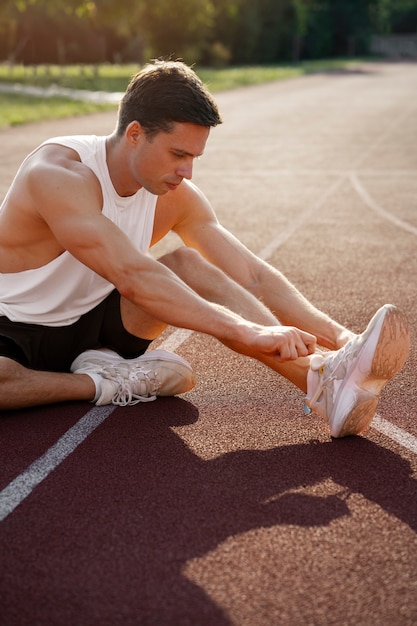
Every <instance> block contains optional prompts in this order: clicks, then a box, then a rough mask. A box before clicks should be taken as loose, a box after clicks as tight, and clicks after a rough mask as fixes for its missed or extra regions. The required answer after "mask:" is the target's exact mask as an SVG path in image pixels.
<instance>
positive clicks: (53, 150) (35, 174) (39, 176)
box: [18, 144, 92, 184]
mask: <svg viewBox="0 0 417 626" xmlns="http://www.w3.org/2000/svg"><path fill="white" fill-rule="evenodd" d="M51 175H53V176H59V175H62V176H63V177H65V176H66V175H68V176H70V178H72V175H73V176H74V177H80V178H81V179H83V178H86V179H89V178H91V177H92V171H91V169H90V168H89V167H88V166H86V165H84V164H83V163H81V160H80V157H79V155H78V153H77V152H76V151H75V150H73V149H72V148H68V147H67V146H62V145H59V144H46V145H42V146H40V147H39V148H38V149H37V150H35V151H34V152H32V154H31V155H29V157H28V158H27V159H26V160H25V162H24V163H23V165H22V167H21V169H20V171H19V174H18V179H20V183H24V181H25V180H27V181H28V182H33V183H35V184H36V183H38V184H39V182H41V184H43V183H44V182H48V181H50V180H51V178H50V176H51Z"/></svg>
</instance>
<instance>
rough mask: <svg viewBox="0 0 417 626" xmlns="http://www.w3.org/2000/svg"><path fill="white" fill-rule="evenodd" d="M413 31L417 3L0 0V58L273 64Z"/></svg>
mask: <svg viewBox="0 0 417 626" xmlns="http://www.w3.org/2000/svg"><path fill="white" fill-rule="evenodd" d="M392 32H414V33H415V32H417V0H117V1H116V0H1V4H0V59H3V60H6V59H9V60H12V61H19V62H24V63H56V62H61V63H66V62H68V63H69V62H71V63H74V62H79V63H82V62H85V63H91V62H102V61H110V62H111V61H135V62H141V61H142V60H143V59H144V58H149V57H150V56H171V57H182V58H184V59H185V60H186V61H187V62H189V63H193V62H200V63H207V64H214V65H216V64H222V63H233V64H242V63H276V62H280V61H289V60H293V61H296V60H298V59H301V58H302V59H314V58H318V57H323V56H327V57H332V56H347V55H349V56H350V55H354V54H364V53H366V52H367V50H368V46H369V39H370V36H371V34H372V33H392Z"/></svg>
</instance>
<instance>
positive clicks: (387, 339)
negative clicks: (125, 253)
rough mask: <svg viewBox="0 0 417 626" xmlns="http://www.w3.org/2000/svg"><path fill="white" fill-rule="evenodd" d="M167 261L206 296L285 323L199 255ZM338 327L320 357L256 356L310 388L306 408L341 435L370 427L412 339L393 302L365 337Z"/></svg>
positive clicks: (262, 319)
mask: <svg viewBox="0 0 417 626" xmlns="http://www.w3.org/2000/svg"><path fill="white" fill-rule="evenodd" d="M162 262H164V263H165V264H166V265H167V266H168V267H170V268H171V269H172V270H173V271H174V272H176V273H177V274H178V275H179V276H180V277H181V278H182V279H183V280H184V282H186V283H187V284H188V285H189V286H190V287H192V288H193V289H194V290H195V291H196V292H197V293H199V294H200V295H201V296H202V297H205V298H207V299H208V300H212V301H213V302H216V303H218V304H222V305H224V306H227V307H229V308H230V309H231V310H233V311H234V312H235V313H239V314H240V315H242V317H244V318H246V319H248V320H249V321H253V322H256V323H259V324H263V325H265V326H270V325H277V324H279V322H278V320H277V319H276V318H275V316H274V315H273V314H272V313H271V311H269V309H267V308H266V307H264V305H263V304H262V303H261V302H259V301H258V300H257V299H256V298H255V297H253V296H252V294H250V293H249V292H247V291H246V290H245V289H243V288H242V287H240V286H239V285H237V284H236V283H235V282H234V281H232V280H231V279H230V278H228V277H227V276H225V274H224V273H223V272H221V271H219V270H218V269H217V268H215V267H213V266H212V265H210V264H209V263H207V262H206V261H205V260H204V259H202V258H201V257H200V256H199V255H198V254H197V253H195V252H193V251H191V254H190V252H185V251H184V250H180V251H179V252H178V253H177V254H175V253H174V254H172V255H167V256H166V257H164V258H163V259H162ZM331 322H332V321H331ZM333 328H335V331H336V334H338V337H337V336H336V335H335V337H334V338H333V343H334V344H335V349H334V350H333V351H330V352H321V351H320V350H317V351H316V353H315V354H314V355H310V356H308V357H303V358H298V359H296V360H295V361H290V362H287V363H279V362H278V361H276V360H275V359H273V358H269V357H265V356H264V355H260V354H254V355H253V357H254V358H257V359H258V360H259V361H261V362H263V363H264V364H265V365H267V366H269V367H271V368H272V369H273V370H275V371H276V372H278V373H280V374H281V375H283V376H284V377H285V378H287V379H288V380H290V381H291V382H293V383H294V384H295V385H297V386H298V387H299V388H300V389H301V390H302V391H304V392H306V393H307V398H306V407H305V408H306V412H310V411H311V409H312V410H314V411H316V412H317V413H319V414H320V415H322V416H323V417H324V418H325V419H326V420H327V421H328V422H329V426H330V432H331V434H332V435H333V436H334V437H341V436H346V435H351V434H358V433H360V432H363V431H364V430H365V429H366V428H367V427H368V426H369V424H370V422H371V421H372V419H373V416H374V414H375V411H376V407H377V404H378V400H379V396H380V394H381V391H382V389H383V388H384V386H385V385H386V383H387V382H388V381H389V380H390V379H391V378H392V377H393V376H394V375H395V374H396V373H397V372H398V371H399V370H400V369H401V367H402V366H403V364H404V362H405V360H406V358H407V355H408V351H409V344H410V337H409V330H408V324H407V321H406V319H405V316H404V315H403V313H402V312H401V311H400V310H399V309H397V308H396V307H394V306H392V305H385V306H384V307H381V309H379V311H377V313H376V314H375V315H374V317H373V318H372V320H371V321H370V323H369V325H368V327H367V328H366V330H365V331H364V332H363V333H362V334H361V335H355V334H353V333H350V331H348V330H347V329H345V328H343V327H342V326H340V325H338V324H336V323H335V324H334V326H333ZM338 342H339V345H338ZM307 405H308V406H307Z"/></svg>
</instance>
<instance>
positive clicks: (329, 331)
mask: <svg viewBox="0 0 417 626" xmlns="http://www.w3.org/2000/svg"><path fill="white" fill-rule="evenodd" d="M176 201H177V202H178V201H181V203H182V206H183V215H182V219H181V220H180V221H179V222H178V224H177V225H176V226H175V227H174V230H175V231H176V232H177V234H178V235H179V236H180V237H181V239H182V240H183V241H184V243H185V245H187V246H190V247H193V248H195V249H197V250H198V251H199V252H200V254H202V255H203V256H204V257H205V258H206V259H207V260H209V261H210V262H211V263H213V264H214V265H216V266H217V267H219V268H220V269H222V270H223V271H224V272H225V273H226V274H228V275H229V276H230V277H231V278H232V279H233V280H235V281H236V282H237V283H239V284H240V285H241V286H243V287H244V288H245V289H247V290H248V291H250V292H251V293H252V294H253V295H255V296H256V297H257V298H259V299H260V300H261V301H262V302H263V303H264V304H265V305H266V306H267V307H268V308H269V309H270V310H271V311H272V312H273V313H274V314H275V315H276V317H277V318H278V319H279V320H280V322H281V323H282V324H284V325H290V326H295V327H297V328H300V329H302V330H305V331H307V332H309V333H312V334H313V335H314V336H315V337H317V340H318V343H319V344H320V345H322V346H325V347H327V348H330V349H333V350H334V349H338V348H340V347H341V346H342V345H344V343H346V341H347V340H348V339H349V338H350V337H351V333H350V332H349V331H347V330H346V329H345V328H344V327H343V326H341V325H340V324H338V323H337V322H335V321H333V320H331V319H330V318H329V317H328V316H327V315H326V314H324V313H323V312H321V311H319V310H318V309H317V308H315V307H314V306H313V305H312V304H311V303H310V302H309V301H308V300H307V299H306V298H305V297H304V296H303V295H302V294H301V293H300V292H299V291H298V290H297V289H296V287H294V285H292V284H291V283H290V281H289V280H288V279H287V278H286V277H285V276H284V275H283V274H282V273H281V272H279V271H278V270H277V269H275V268H274V267H273V266H271V265H270V264H268V263H266V262H265V261H263V260H262V259H260V258H259V257H257V256H256V255H255V254H253V253H252V252H251V251H250V250H248V248H247V247H246V246H244V244H242V243H241V242H240V241H239V240H238V239H237V238H236V237H235V236H234V235H232V234H231V233H230V232H229V231H228V230H227V229H225V228H224V227H223V226H222V225H221V224H220V223H219V221H218V219H217V218H216V216H215V214H214V212H213V210H212V208H211V206H210V204H209V202H208V201H207V199H206V198H205V197H204V195H203V194H202V192H201V191H200V190H199V189H198V188H196V187H195V186H194V185H192V184H190V183H188V184H187V188H185V187H184V189H183V190H182V196H181V198H180V197H179V195H178V197H177V198H176ZM184 207H188V210H186V209H185V208H184Z"/></svg>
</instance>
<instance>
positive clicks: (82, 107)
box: [0, 59, 358, 128]
mask: <svg viewBox="0 0 417 626" xmlns="http://www.w3.org/2000/svg"><path fill="white" fill-rule="evenodd" d="M357 63H358V60H356V61H352V60H345V59H337V60H325V61H310V62H305V63H300V64H297V65H287V66H285V65H274V66H272V65H271V66H246V67H233V68H224V69H209V68H198V67H195V70H196V72H197V73H198V75H199V76H200V78H201V79H202V80H203V81H204V82H205V83H206V84H207V85H208V87H209V89H210V91H212V92H213V93H215V92H219V91H223V90H226V89H234V88H236V87H242V86H248V85H256V84H260V83H265V82H269V81H274V80H283V79H288V78H294V77H297V76H303V75H305V74H310V73H313V72H321V71H332V70H340V69H349V68H350V67H351V66H352V65H355V64H357ZM139 69H140V66H138V65H110V64H104V65H100V66H80V65H78V66H65V67H61V66H57V65H42V66H34V67H27V66H22V65H17V66H9V65H7V64H0V83H7V82H9V83H20V84H24V85H36V86H40V87H48V86H50V85H51V84H54V85H58V86H60V87H67V88H73V89H87V90H92V91H108V92H119V91H120V92H123V91H124V90H125V88H126V86H127V83H128V82H129V80H130V78H131V77H132V76H133V75H134V74H135V73H136V72H137V71H138V70H139ZM115 108H116V107H115V105H109V104H103V105H102V104H93V103H87V102H81V101H76V102H75V101H71V100H68V99H65V98H63V97H52V98H38V97H31V96H26V95H21V94H1V93H0V128H4V127H7V126H15V125H17V124H24V123H28V122H37V121H41V120H48V119H57V118H65V117H72V116H74V115H83V114H86V113H93V112H97V111H103V110H109V109H115Z"/></svg>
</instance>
